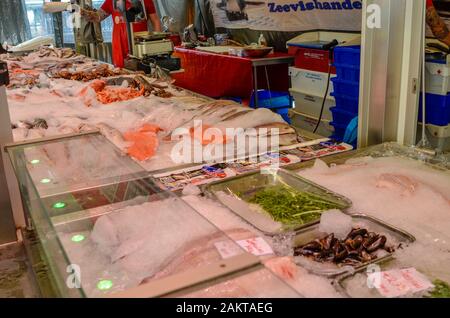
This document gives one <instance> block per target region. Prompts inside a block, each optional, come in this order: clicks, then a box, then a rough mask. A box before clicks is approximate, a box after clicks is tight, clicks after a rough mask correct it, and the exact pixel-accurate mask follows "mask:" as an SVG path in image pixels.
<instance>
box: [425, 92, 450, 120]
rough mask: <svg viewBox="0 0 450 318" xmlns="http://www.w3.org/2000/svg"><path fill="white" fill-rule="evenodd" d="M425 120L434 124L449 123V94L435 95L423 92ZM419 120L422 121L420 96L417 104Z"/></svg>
mask: <svg viewBox="0 0 450 318" xmlns="http://www.w3.org/2000/svg"><path fill="white" fill-rule="evenodd" d="M425 103H426V110H425V116H426V122H427V124H432V125H436V126H447V125H448V124H450V94H448V95H436V94H430V93H426V94H425ZM419 121H422V96H421V97H420V104H419Z"/></svg>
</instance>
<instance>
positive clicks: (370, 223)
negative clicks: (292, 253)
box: [292, 214, 416, 278]
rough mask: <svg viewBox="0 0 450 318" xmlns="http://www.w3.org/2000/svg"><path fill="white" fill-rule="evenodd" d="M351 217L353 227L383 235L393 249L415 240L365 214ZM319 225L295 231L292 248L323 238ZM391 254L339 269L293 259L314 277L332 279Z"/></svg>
mask: <svg viewBox="0 0 450 318" xmlns="http://www.w3.org/2000/svg"><path fill="white" fill-rule="evenodd" d="M351 217H352V218H353V227H361V228H366V229H367V230H369V231H371V232H376V233H378V234H382V235H385V236H386V237H387V244H388V245H394V247H395V248H397V246H398V245H399V244H402V248H407V245H408V244H409V243H412V242H414V241H415V240H416V239H415V237H414V236H412V235H411V234H409V233H408V232H405V231H403V230H401V229H399V228H396V227H394V226H392V225H389V224H387V223H385V222H383V221H381V220H379V219H376V218H374V217H371V216H368V215H365V214H353V215H351ZM319 224H320V221H318V222H316V223H315V224H314V225H312V226H310V227H308V228H306V229H302V230H299V231H297V233H296V235H295V237H294V238H293V241H292V247H296V246H301V245H305V244H307V243H309V242H311V241H313V240H315V239H321V238H323V237H325V236H326V235H327V233H323V232H320V231H319ZM393 254H395V251H394V252H393V253H388V252H386V254H385V255H384V256H380V257H378V258H377V259H375V260H372V261H370V262H367V263H363V264H361V265H359V266H356V267H352V266H342V267H339V266H338V265H336V264H334V263H319V262H316V261H314V260H311V259H308V258H307V257H304V256H296V257H294V259H295V263H296V264H297V265H299V266H302V267H304V268H305V269H307V270H309V271H310V272H312V273H314V274H316V275H321V276H326V277H329V278H334V277H337V276H339V275H343V274H348V273H354V272H355V271H358V270H363V269H365V268H367V266H369V265H370V264H374V263H379V262H383V261H386V260H389V259H392V256H393Z"/></svg>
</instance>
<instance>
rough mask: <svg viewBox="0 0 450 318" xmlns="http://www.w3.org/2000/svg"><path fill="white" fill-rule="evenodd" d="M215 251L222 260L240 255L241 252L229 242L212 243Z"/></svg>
mask: <svg viewBox="0 0 450 318" xmlns="http://www.w3.org/2000/svg"><path fill="white" fill-rule="evenodd" d="M214 246H215V247H216V249H217V251H218V252H219V254H220V256H222V258H223V259H227V258H230V257H233V256H236V255H239V254H241V253H242V250H241V249H240V248H239V247H238V246H237V245H236V244H234V243H233V242H231V241H222V242H217V243H214Z"/></svg>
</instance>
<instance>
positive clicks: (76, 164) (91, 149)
mask: <svg viewBox="0 0 450 318" xmlns="http://www.w3.org/2000/svg"><path fill="white" fill-rule="evenodd" d="M6 150H7V152H8V154H9V156H10V159H11V161H12V164H13V167H14V170H15V173H16V176H17V179H18V182H19V187H20V191H21V194H22V200H23V205H24V209H25V213H26V217H27V220H28V226H29V229H30V230H29V231H25V232H26V233H25V235H24V236H25V241H26V240H27V238H29V237H30V236H33V235H35V237H36V239H35V244H36V245H38V246H39V249H38V253H37V254H39V255H38V256H39V257H40V259H41V260H42V262H43V263H44V264H45V270H46V273H45V275H46V276H48V285H49V286H50V287H48V288H51V290H52V293H50V295H51V296H58V297H163V296H177V297H178V296H179V297H194V296H195V297H211V296H218V297H220V296H222V297H228V296H230V295H233V296H236V297H238V296H243V297H298V296H299V295H298V294H297V293H296V292H295V291H294V290H293V289H291V287H289V286H288V285H286V284H285V283H284V282H283V281H281V280H280V279H279V278H278V277H277V276H276V275H274V274H272V272H271V271H270V270H268V269H267V268H265V267H264V266H263V265H262V264H261V263H260V261H259V259H258V258H257V257H255V256H253V255H251V254H248V253H246V252H245V251H244V250H243V249H242V248H241V247H240V246H239V245H238V244H236V243H235V241H234V240H232V239H230V238H229V237H228V236H227V235H226V234H225V233H224V232H222V231H220V230H218V229H217V228H216V227H215V226H214V225H212V224H211V223H210V222H209V221H208V220H206V219H205V218H204V217H203V216H201V215H200V214H198V213H197V212H196V211H195V210H193V209H192V208H191V207H190V206H189V205H188V204H187V203H185V202H184V201H183V200H182V199H180V198H178V197H177V196H175V195H174V194H172V193H170V192H165V191H161V190H160V188H158V187H157V186H156V185H155V183H154V182H153V179H152V178H151V177H148V173H147V172H145V171H144V170H143V169H142V168H141V167H140V166H139V165H138V164H137V163H135V162H134V161H133V160H131V159H130V158H129V157H127V156H124V155H123V154H122V153H121V152H120V151H119V150H118V149H117V148H116V147H115V146H114V145H112V144H111V143H110V142H109V141H107V140H106V139H105V138H104V137H103V136H101V135H100V134H98V133H88V134H81V135H68V136H64V137H60V138H57V139H47V140H39V141H35V142H33V141H30V142H26V143H18V144H13V145H9V146H7V147H6ZM30 232H32V233H33V235H30ZM25 244H27V242H25ZM33 253H34V254H36V252H35V250H32V252H30V253H29V254H33ZM29 256H30V257H36V255H34V256H33V255H29ZM35 274H36V276H37V280H38V282H41V281H43V280H40V279H39V276H42V275H43V273H42V272H41V273H35ZM255 279H257V280H258V288H255V286H254V284H253V283H254V281H255ZM40 287H41V288H44V287H42V286H40ZM47 295H48V294H47Z"/></svg>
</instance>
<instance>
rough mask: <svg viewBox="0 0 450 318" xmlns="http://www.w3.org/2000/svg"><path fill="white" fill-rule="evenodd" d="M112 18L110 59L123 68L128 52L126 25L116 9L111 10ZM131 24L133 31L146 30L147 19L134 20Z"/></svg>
mask: <svg viewBox="0 0 450 318" xmlns="http://www.w3.org/2000/svg"><path fill="white" fill-rule="evenodd" d="M112 19H113V23H114V27H113V34H112V60H113V64H114V66H116V67H120V68H123V67H124V65H125V59H126V58H127V57H128V54H129V53H130V52H129V50H128V34H127V25H126V23H125V20H124V17H123V14H122V13H121V12H120V11H118V10H114V11H113V14H112ZM131 25H132V28H133V30H134V31H135V32H141V31H148V27H147V21H142V22H134V23H132V24H131Z"/></svg>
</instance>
